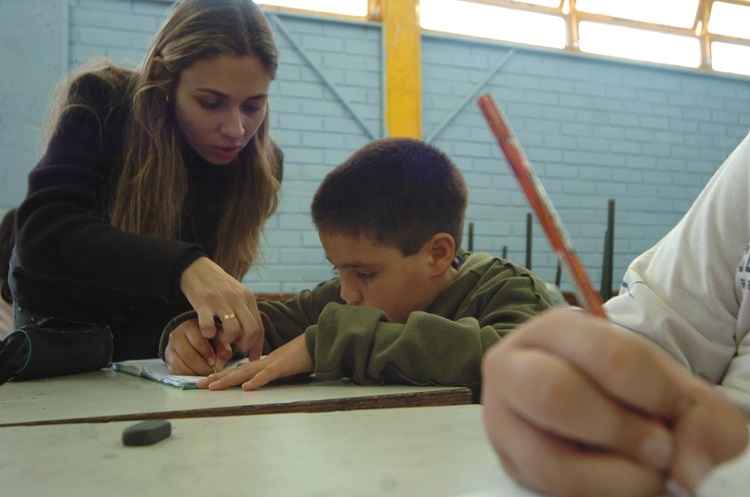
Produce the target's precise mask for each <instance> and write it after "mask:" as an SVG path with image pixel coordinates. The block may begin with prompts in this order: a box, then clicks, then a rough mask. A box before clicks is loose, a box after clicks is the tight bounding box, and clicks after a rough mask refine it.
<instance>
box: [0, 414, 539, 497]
mask: <svg viewBox="0 0 750 497" xmlns="http://www.w3.org/2000/svg"><path fill="white" fill-rule="evenodd" d="M130 424H131V423H122V422H119V423H95V424H65V425H50V426H27V427H13V428H0V447H2V450H0V482H1V485H2V489H3V491H2V494H3V495H8V496H13V497H22V496H24V497H32V496H33V497H38V496H42V495H75V496H76V497H101V496H102V495H106V496H107V497H133V496H138V497H165V496H180V497H230V496H231V497H237V496H245V495H247V496H264V497H265V496H273V497H286V496H289V497H292V496H294V497H300V496H310V497H313V496H331V497H337V496H341V497H343V496H346V497H350V496H363V497H365V496H386V495H387V496H389V497H398V496H404V497H406V496H409V497H413V496H418V495H425V496H441V495H443V496H452V495H458V494H461V493H466V492H474V491H479V490H482V489H487V488H499V489H502V490H503V491H504V492H506V493H504V494H498V495H506V494H507V495H514V496H529V495H532V494H530V493H528V492H526V491H524V490H521V489H519V488H517V487H516V486H515V484H513V483H512V482H510V481H509V480H508V479H507V478H505V477H504V476H503V473H502V471H501V470H500V469H499V466H498V463H497V460H496V458H495V456H494V453H493V452H492V449H491V448H490V446H489V445H488V444H487V442H486V441H485V438H484V433H483V432H482V427H481V422H480V414H479V406H477V405H470V406H454V407H430V408H409V409H378V410H368V411H362V410H360V411H349V412H329V413H296V414H275V415H272V416H243V417H222V418H198V419H178V420H174V421H172V425H173V426H172V427H173V434H172V436H171V437H170V438H169V439H167V440H164V441H162V442H159V443H158V444H156V445H153V446H149V447H124V446H123V445H122V443H121V434H122V431H123V429H124V428H125V427H127V426H129V425H130Z"/></svg>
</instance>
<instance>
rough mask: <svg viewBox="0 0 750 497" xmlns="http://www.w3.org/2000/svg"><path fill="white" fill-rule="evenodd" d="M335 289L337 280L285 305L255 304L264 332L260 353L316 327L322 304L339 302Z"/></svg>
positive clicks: (281, 302)
mask: <svg viewBox="0 0 750 497" xmlns="http://www.w3.org/2000/svg"><path fill="white" fill-rule="evenodd" d="M339 289H340V286H339V282H338V278H334V279H331V280H329V281H326V282H323V283H320V284H319V285H318V286H317V287H315V288H314V289H313V290H303V291H302V292H300V293H298V294H296V295H295V296H294V297H292V298H290V299H287V300H285V301H270V300H267V301H263V302H258V310H259V311H260V314H261V317H262V319H263V328H264V330H265V345H264V347H263V350H264V352H265V353H269V352H271V351H272V350H275V349H277V348H279V347H281V346H282V345H284V344H285V343H287V342H289V341H290V340H292V339H294V338H295V337H298V336H299V335H301V334H303V333H304V332H305V330H306V329H307V328H308V327H310V326H312V325H314V324H315V323H317V322H318V318H319V317H320V313H321V312H322V311H323V308H324V307H325V306H326V304H328V303H330V302H341V300H340V297H339V292H340V290H339Z"/></svg>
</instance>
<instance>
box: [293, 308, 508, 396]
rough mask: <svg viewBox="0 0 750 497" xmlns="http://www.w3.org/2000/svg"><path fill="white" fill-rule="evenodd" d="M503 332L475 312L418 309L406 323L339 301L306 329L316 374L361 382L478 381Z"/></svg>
mask: <svg viewBox="0 0 750 497" xmlns="http://www.w3.org/2000/svg"><path fill="white" fill-rule="evenodd" d="M499 338H500V333H499V332H498V331H497V330H496V329H495V328H494V327H492V326H484V327H482V326H480V325H479V323H478V321H477V320H476V319H474V318H463V319H460V320H458V321H452V320H449V319H446V318H443V317H441V316H437V315H434V314H429V313H425V312H413V313H412V314H411V316H410V317H409V319H408V320H407V322H406V323H390V322H387V321H385V319H384V315H383V313H382V312H381V311H378V310H376V309H368V308H356V307H351V306H344V305H338V304H331V305H329V306H327V307H326V308H325V310H324V311H323V313H322V314H321V317H320V320H319V323H318V324H317V325H316V326H312V327H310V328H308V330H307V332H306V340H307V345H308V350H309V351H310V354H311V356H312V357H313V358H314V363H315V375H316V377H318V378H321V379H333V378H340V377H344V376H346V377H351V378H352V379H353V380H354V381H355V382H357V383H362V384H373V383H407V384H430V385H432V384H434V385H465V386H469V387H478V386H479V384H480V381H481V360H482V356H483V355H484V352H485V351H486V350H487V349H488V348H489V347H490V346H491V345H492V344H494V343H495V342H496V341H497V340H499Z"/></svg>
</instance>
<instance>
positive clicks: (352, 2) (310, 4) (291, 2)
mask: <svg viewBox="0 0 750 497" xmlns="http://www.w3.org/2000/svg"><path fill="white" fill-rule="evenodd" d="M255 3H259V4H262V5H272V6H274V7H290V8H293V9H303V10H313V11H318V12H329V13H332V14H344V15H348V16H358V17H365V16H367V0H256V2H255Z"/></svg>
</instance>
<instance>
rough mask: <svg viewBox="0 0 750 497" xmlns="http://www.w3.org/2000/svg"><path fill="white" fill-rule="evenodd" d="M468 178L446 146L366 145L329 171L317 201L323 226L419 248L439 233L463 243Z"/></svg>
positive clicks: (409, 142) (396, 141) (407, 250)
mask: <svg viewBox="0 0 750 497" xmlns="http://www.w3.org/2000/svg"><path fill="white" fill-rule="evenodd" d="M466 198H467V192H466V183H465V182H464V179H463V177H462V176H461V172H460V171H459V170H458V168H457V167H456V165H455V164H453V162H452V161H451V160H450V159H449V158H448V156H447V155H445V154H444V153H443V152H441V151H440V150H438V149H437V148H435V147H433V146H432V145H428V144H427V143H424V142H421V141H419V140H413V139H407V138H387V139H383V140H377V141H374V142H372V143H370V144H368V145H365V146H364V147H362V148H361V149H359V150H358V151H356V152H355V153H354V154H353V155H352V156H351V157H349V158H348V159H347V160H346V161H345V162H344V163H343V164H341V165H339V166H338V167H336V168H335V169H334V170H332V171H331V172H329V173H328V175H327V176H326V177H325V179H324V180H323V182H322V183H321V185H320V187H319V188H318V191H317V192H316V193H315V198H314V199H313V202H312V216H313V222H314V223H315V226H316V227H317V228H318V231H330V232H337V233H346V234H350V235H354V236H359V235H364V236H369V237H372V238H374V239H375V240H376V241H378V242H380V243H384V244H388V245H392V246H395V247H398V248H399V249H400V250H401V253H402V254H404V255H412V254H415V253H417V252H418V251H419V249H420V248H421V247H422V246H423V245H424V243H425V242H427V240H429V239H430V238H431V237H432V236H433V235H434V234H435V233H441V232H444V233H448V234H450V235H451V236H453V238H454V240H455V241H456V247H459V246H460V245H461V235H462V231H463V222H464V212H465V211H466Z"/></svg>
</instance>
